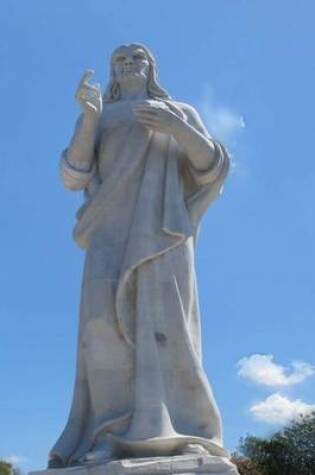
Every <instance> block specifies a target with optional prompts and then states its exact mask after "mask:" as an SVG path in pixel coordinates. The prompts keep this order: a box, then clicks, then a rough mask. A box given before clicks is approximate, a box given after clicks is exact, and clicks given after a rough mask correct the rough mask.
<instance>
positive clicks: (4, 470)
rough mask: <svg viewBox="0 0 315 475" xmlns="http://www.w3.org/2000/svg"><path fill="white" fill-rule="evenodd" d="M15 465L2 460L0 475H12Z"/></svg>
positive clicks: (0, 461)
mask: <svg viewBox="0 0 315 475" xmlns="http://www.w3.org/2000/svg"><path fill="white" fill-rule="evenodd" d="M12 474H13V467H12V465H11V464H10V463H8V462H4V461H3V460H0V475H12Z"/></svg>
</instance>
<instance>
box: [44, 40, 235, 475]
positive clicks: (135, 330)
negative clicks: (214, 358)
mask: <svg viewBox="0 0 315 475" xmlns="http://www.w3.org/2000/svg"><path fill="white" fill-rule="evenodd" d="M91 75H92V72H91V71H88V72H87V73H86V74H85V75H84V76H83V78H82V80H81V82H80V84H79V87H78V90H77V93H76V99H77V101H78V103H79V104H80V106H81V109H82V114H81V116H80V117H79V120H78V122H77V125H76V129H75V133H74V136H73V138H72V141H71V142H70V144H69V146H68V148H67V149H66V150H65V151H64V153H63V154H62V158H61V178H62V181H63V183H64V185H65V186H66V188H68V189H70V190H82V191H84V195H85V202H84V204H83V206H82V208H81V209H80V210H79V211H78V213H77V224H76V226H75V229H74V239H75V241H76V242H77V244H78V245H79V246H81V247H82V248H83V249H85V251H86V260H85V267H84V273H83V285H82V300H81V311H80V328H79V338H78V353H77V368H76V380H75V387H74V394H73V402H72V407H71V410H70V415H69V419H68V422H67V424H66V427H65V429H64V431H63V432H62V434H61V436H60V437H59V439H58V440H57V442H56V444H55V446H54V447H53V448H52V450H51V452H50V464H49V466H50V467H51V468H58V469H59V474H61V472H60V470H63V471H65V468H66V467H69V466H71V465H73V464H76V465H79V466H80V465H81V466H82V468H80V469H79V468H73V469H72V468H71V469H69V470H71V473H76V471H80V470H81V472H80V473H83V472H86V471H90V470H92V471H93V470H94V468H88V467H90V466H89V465H88V464H89V463H91V462H93V463H105V462H107V463H108V464H110V465H108V467H107V468H106V471H105V473H107V471H108V473H112V472H111V470H113V471H115V470H117V473H131V472H132V473H134V472H135V473H144V472H143V471H142V472H141V470H142V468H143V466H142V465H141V463H140V462H139V464H140V465H139V464H138V465H137V463H136V462H132V461H129V462H127V461H126V460H125V461H124V462H123V461H120V462H119V461H113V460H115V459H116V458H119V459H124V458H126V457H128V456H129V457H161V456H162V457H165V459H158V458H155V459H153V460H152V461H151V462H150V463H151V465H150V467H151V468H152V470H153V472H154V473H188V472H187V470H186V469H185V470H184V468H183V470H182V471H181V469H178V470H179V471H178V470H177V468H176V470H177V471H174V470H175V469H173V468H172V467H173V465H172V463H173V461H174V463H175V462H176V464H175V465H176V467H180V466H181V464H182V463H184V462H185V461H192V460H196V457H195V456H194V455H191V454H190V455H189V453H190V451H191V450H192V451H193V452H196V453H199V455H200V457H203V458H204V457H206V458H205V459H204V460H207V464H208V465H207V467H208V466H209V470H210V468H211V467H212V468H211V470H212V469H213V470H216V468H215V469H214V468H213V467H215V466H216V460H219V459H217V457H221V458H223V459H222V460H224V461H225V462H226V463H228V462H227V457H228V456H229V455H228V453H227V452H226V450H225V449H224V447H223V444H222V430H221V420H220V414H219V411H218V408H217V405H216V402H215V399H214V396H213V394H212V390H211V387H210V384H209V382H208V379H207V377H206V374H205V372H204V370H203V367H202V354H201V333H200V315H199V307H198V295H197V286H196V276H195V265H194V251H195V245H196V238H197V235H198V231H199V226H200V222H201V219H202V216H203V214H204V213H205V211H206V210H207V208H208V207H209V206H210V205H211V204H212V202H213V201H214V200H215V199H216V198H217V197H218V196H219V195H220V193H221V190H222V186H223V183H224V180H225V178H226V176H227V173H228V169H229V156H228V154H227V152H226V150H225V149H224V147H223V146H222V145H221V144H220V143H218V142H217V141H215V140H214V139H213V138H212V137H211V136H210V135H209V133H208V131H207V130H206V128H205V126H204V124H203V123H202V121H201V119H200V117H199V115H198V113H197V112H196V111H195V109H194V108H193V107H191V106H190V105H188V104H184V103H180V102H176V101H173V100H172V99H171V97H170V96H169V94H168V93H167V92H166V91H165V90H164V89H163V88H162V87H161V86H160V85H159V83H158V80H157V69H156V64H155V60H154V58H153V56H152V54H151V53H150V51H149V50H148V49H147V48H146V47H144V46H142V45H129V46H122V47H120V48H118V49H117V50H116V51H115V52H114V53H113V56H112V59H111V77H110V82H109V86H108V89H107V91H106V93H105V94H104V95H103V96H102V95H101V91H100V87H99V85H92V84H91V83H90V82H89V81H90V78H91ZM208 318H210V319H215V318H216V315H213V314H211V309H209V315H208ZM205 454H207V455H205ZM209 454H210V455H212V456H213V457H212V458H211V457H210V455H209ZM174 455H178V457H179V458H178V457H173V458H170V457H171V456H174ZM181 457H182V458H181ZM185 457H186V458H185ZM187 457H188V458H187ZM189 457H190V458H189ZM194 457H195V458H194ZM134 463H135V465H133V464H134ZM185 463H186V462H185ZM187 463H188V462H187ZM189 463H190V462H189ZM194 463H195V462H194ZM128 464H129V465H128ZM167 464H171V465H167ZM221 465H222V464H221ZM228 465H229V464H228ZM162 466H163V467H164V466H165V467H166V466H169V468H167V469H165V470H166V472H163V471H162V472H159V470H160V468H159V467H162ZM135 467H137V468H135ZM170 467H171V468H170ZM151 468H150V473H151ZM199 468H200V467H199ZM199 468H198V467H197V466H196V467H195V466H193V468H192V469H191V471H190V472H189V473H201V472H200V471H199V472H198V470H199ZM67 470H68V469H67ZM72 470H73V471H72ZM95 470H98V469H96V468H95ZM132 470H134V472H133V471H132ZM137 470H140V471H139V472H138V471H137ZM161 470H162V469H161ZM163 470H164V469H163ZM167 470H168V471H167ZM207 470H208V468H207ZM224 470H225V468H224ZM224 470H223V471H222V473H233V472H227V471H224ZM231 470H232V469H231ZM188 471H189V470H188ZM153 472H152V473H153ZM67 473H68V471H67ZM113 473H114V472H113ZM115 473H116V472H115ZM204 473H221V472H215V471H210V472H204ZM235 473H236V472H235Z"/></svg>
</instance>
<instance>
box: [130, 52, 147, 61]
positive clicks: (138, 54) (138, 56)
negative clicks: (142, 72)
mask: <svg viewBox="0 0 315 475" xmlns="http://www.w3.org/2000/svg"><path fill="white" fill-rule="evenodd" d="M133 59H138V60H146V57H145V55H144V54H142V53H136V54H134V55H133Z"/></svg>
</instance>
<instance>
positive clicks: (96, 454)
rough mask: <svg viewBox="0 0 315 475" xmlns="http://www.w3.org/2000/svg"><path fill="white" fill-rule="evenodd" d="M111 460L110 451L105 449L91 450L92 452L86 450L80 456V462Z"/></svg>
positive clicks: (105, 461)
mask: <svg viewBox="0 0 315 475" xmlns="http://www.w3.org/2000/svg"><path fill="white" fill-rule="evenodd" d="M111 460H113V457H112V454H111V452H110V451H109V450H108V449H107V450H106V449H105V450H102V449H99V450H93V451H92V452H88V453H87V454H85V455H84V457H82V458H80V460H79V461H80V463H91V462H94V463H95V462H102V463H107V462H110V461H111Z"/></svg>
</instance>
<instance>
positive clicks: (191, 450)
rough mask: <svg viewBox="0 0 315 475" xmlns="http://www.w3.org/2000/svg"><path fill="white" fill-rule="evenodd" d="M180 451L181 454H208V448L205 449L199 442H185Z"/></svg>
mask: <svg viewBox="0 0 315 475" xmlns="http://www.w3.org/2000/svg"><path fill="white" fill-rule="evenodd" d="M181 453H182V454H183V455H189V454H197V455H209V452H208V450H207V449H205V448H204V447H203V446H202V445H200V444H187V445H185V447H183V448H182V451H181Z"/></svg>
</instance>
